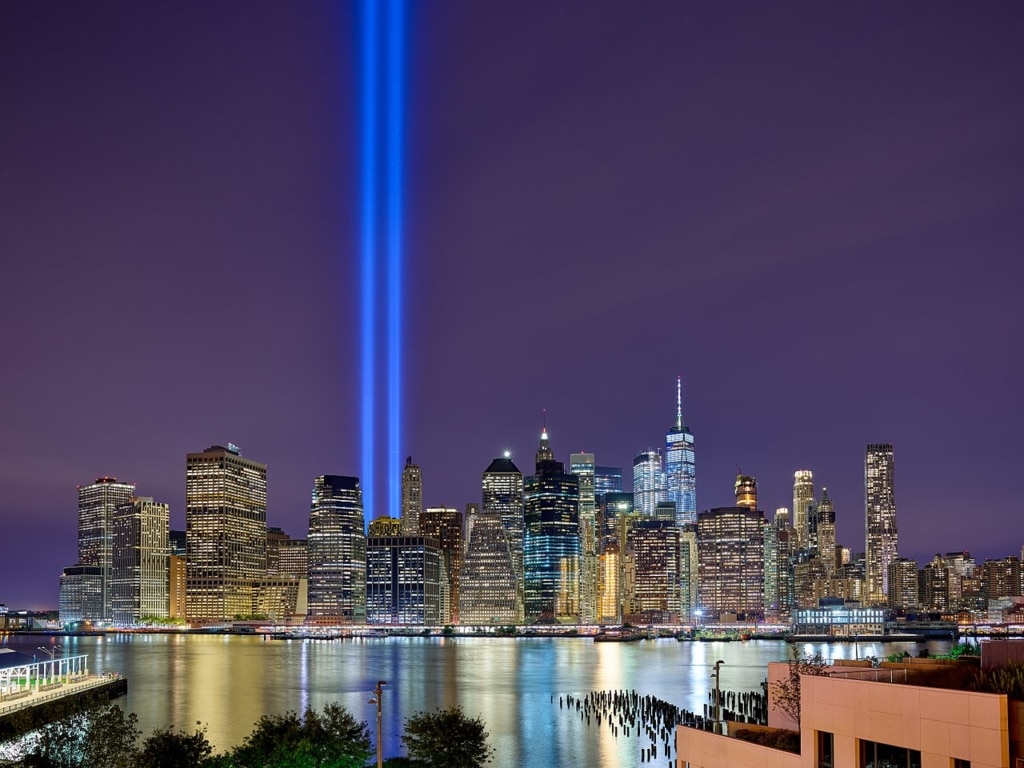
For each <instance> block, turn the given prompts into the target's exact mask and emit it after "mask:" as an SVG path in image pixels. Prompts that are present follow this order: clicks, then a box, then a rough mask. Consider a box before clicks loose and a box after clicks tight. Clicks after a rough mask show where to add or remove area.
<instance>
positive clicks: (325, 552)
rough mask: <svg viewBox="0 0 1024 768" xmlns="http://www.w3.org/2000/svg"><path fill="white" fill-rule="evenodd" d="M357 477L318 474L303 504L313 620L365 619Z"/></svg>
mask: <svg viewBox="0 0 1024 768" xmlns="http://www.w3.org/2000/svg"><path fill="white" fill-rule="evenodd" d="M364 525H365V521H364V515H363V492H362V488H361V487H360V484H359V478H357V477H348V476H345V475H321V476H320V477H318V478H317V479H316V481H315V483H314V485H313V499H312V502H311V503H310V507H309V534H308V536H307V539H306V540H307V545H306V546H307V557H308V560H309V602H308V605H309V609H308V610H309V617H310V619H311V620H312V621H314V622H317V623H335V622H351V623H356V624H360V623H362V622H363V621H365V619H366V533H365V529H364Z"/></svg>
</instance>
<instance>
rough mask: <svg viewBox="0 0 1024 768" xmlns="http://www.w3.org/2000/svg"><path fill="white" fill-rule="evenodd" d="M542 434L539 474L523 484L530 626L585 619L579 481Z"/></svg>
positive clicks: (525, 569)
mask: <svg viewBox="0 0 1024 768" xmlns="http://www.w3.org/2000/svg"><path fill="white" fill-rule="evenodd" d="M553 457H554V454H553V453H552V452H551V447H550V442H549V440H548V433H547V430H544V431H543V432H542V433H541V441H540V448H539V450H538V451H537V464H536V469H535V471H534V474H533V475H531V476H529V477H527V478H526V479H525V480H524V483H523V507H524V535H523V571H524V612H525V619H526V621H527V622H530V623H534V622H542V623H547V622H553V621H558V622H575V621H576V620H577V618H578V615H579V570H580V567H579V563H580V531H579V494H580V488H579V479H578V478H577V477H576V476H575V475H571V474H567V473H566V472H565V465H564V464H562V462H560V461H555V460H554V458H553Z"/></svg>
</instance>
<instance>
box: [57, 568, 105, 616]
mask: <svg viewBox="0 0 1024 768" xmlns="http://www.w3.org/2000/svg"><path fill="white" fill-rule="evenodd" d="M103 584H104V578H103V568H101V567H100V566H98V565H72V566H69V567H67V568H65V569H64V570H63V571H62V572H61V574H60V593H59V595H58V604H57V607H58V616H59V618H60V623H61V625H62V626H65V627H66V626H68V625H70V624H79V623H82V622H89V623H99V622H102V621H103Z"/></svg>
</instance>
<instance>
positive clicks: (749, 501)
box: [734, 474, 757, 509]
mask: <svg viewBox="0 0 1024 768" xmlns="http://www.w3.org/2000/svg"><path fill="white" fill-rule="evenodd" d="M734 491H735V494H736V506H737V507H743V508H744V509H757V478H756V477H751V476H750V475H739V474H738V475H736V486H735V488H734Z"/></svg>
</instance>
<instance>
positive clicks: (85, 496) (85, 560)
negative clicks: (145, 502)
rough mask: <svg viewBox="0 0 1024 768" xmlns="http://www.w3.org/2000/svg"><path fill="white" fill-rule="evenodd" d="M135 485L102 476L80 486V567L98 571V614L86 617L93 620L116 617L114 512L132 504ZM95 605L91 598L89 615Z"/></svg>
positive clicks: (107, 619) (105, 619)
mask: <svg viewBox="0 0 1024 768" xmlns="http://www.w3.org/2000/svg"><path fill="white" fill-rule="evenodd" d="M134 495H135V486H134V485H132V484H131V483H119V482H117V478H116V477H101V478H98V479H97V480H96V482H95V483H92V484H91V485H80V486H78V564H79V565H86V566H95V567H97V568H99V569H100V571H99V590H100V597H99V600H100V602H99V605H101V606H102V610H101V612H100V614H99V615H85V616H84V618H85V619H88V620H90V621H110V619H111V617H112V616H113V597H114V592H113V585H112V578H113V564H114V562H113V546H114V528H113V525H114V512H115V511H116V510H117V509H118V507H121V506H123V505H125V504H128V503H129V502H131V500H132V497H133V496H134ZM95 605H96V603H95V602H94V601H93V600H92V599H91V598H90V606H91V607H90V613H92V612H94V609H95Z"/></svg>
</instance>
